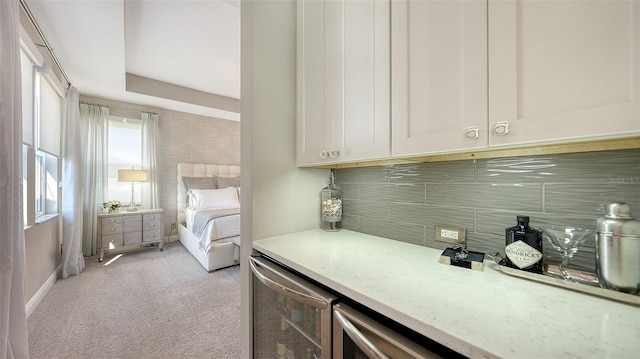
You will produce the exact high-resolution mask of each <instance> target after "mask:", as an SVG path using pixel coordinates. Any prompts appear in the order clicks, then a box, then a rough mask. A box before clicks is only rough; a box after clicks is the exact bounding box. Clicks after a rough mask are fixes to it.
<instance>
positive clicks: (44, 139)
mask: <svg viewBox="0 0 640 359" xmlns="http://www.w3.org/2000/svg"><path fill="white" fill-rule="evenodd" d="M61 117H62V105H61V101H60V97H59V96H58V93H57V92H56V91H55V90H54V88H53V86H51V84H50V83H49V81H48V80H47V78H46V77H44V76H40V116H39V119H40V123H39V128H38V133H39V135H38V139H39V141H38V149H39V150H40V151H44V152H46V153H49V154H51V155H54V156H58V157H59V156H60V122H61Z"/></svg>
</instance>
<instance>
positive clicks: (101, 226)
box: [97, 209, 164, 262]
mask: <svg viewBox="0 0 640 359" xmlns="http://www.w3.org/2000/svg"><path fill="white" fill-rule="evenodd" d="M163 213H164V210H163V209H139V210H137V211H135V212H127V211H126V210H124V211H123V210H121V211H119V212H116V213H100V214H98V239H97V242H98V243H97V245H98V254H99V258H98V261H100V262H102V259H103V258H104V252H105V251H114V250H121V249H126V248H129V247H132V246H138V247H140V246H142V245H147V244H152V243H158V248H160V251H163V250H164V249H163V240H162V237H163V233H164V228H163V227H164V226H163V221H162V216H163Z"/></svg>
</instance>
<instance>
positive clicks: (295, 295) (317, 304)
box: [249, 258, 329, 309]
mask: <svg viewBox="0 0 640 359" xmlns="http://www.w3.org/2000/svg"><path fill="white" fill-rule="evenodd" d="M258 266H259V264H257V263H256V261H255V260H254V259H253V258H249V267H251V271H252V272H253V274H255V276H256V278H258V280H260V282H262V284H264V285H265V286H267V287H268V288H269V289H271V290H274V291H276V292H278V293H280V294H282V295H284V296H287V297H290V298H291V299H293V300H295V301H297V302H300V303H303V304H307V305H310V306H312V307H314V308H318V309H325V308H327V307H328V306H329V303H327V301H326V300H324V299H321V298H316V297H313V296H310V295H307V294H304V293H300V292H298V291H297V290H294V289H291V288H288V287H286V286H284V285H282V284H280V283H278V282H276V281H274V280H272V279H270V278H269V277H267V276H265V275H264V274H262V273H260V269H258ZM267 270H268V267H267ZM287 279H288V280H289V281H291V282H292V283H294V284H296V285H298V286H300V287H301V286H302V285H301V284H298V283H296V281H295V279H293V278H287Z"/></svg>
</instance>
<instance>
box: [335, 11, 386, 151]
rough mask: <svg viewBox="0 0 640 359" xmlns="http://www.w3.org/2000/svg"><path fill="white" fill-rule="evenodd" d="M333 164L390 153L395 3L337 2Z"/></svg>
mask: <svg viewBox="0 0 640 359" xmlns="http://www.w3.org/2000/svg"><path fill="white" fill-rule="evenodd" d="M334 4H335V5H334V9H333V10H334V11H333V16H332V19H331V24H330V26H328V27H327V28H328V30H329V32H330V33H331V35H332V36H333V37H334V41H333V44H334V49H333V62H334V63H335V65H333V66H330V67H329V68H331V69H332V70H333V72H334V73H333V75H334V76H333V77H334V78H333V81H332V85H333V87H334V91H333V93H334V94H335V98H334V102H333V111H334V114H333V116H332V117H333V120H334V126H333V147H334V148H335V149H336V150H338V151H339V153H337V157H334V158H331V160H332V162H354V161H358V160H371V159H380V158H388V157H389V156H390V141H391V137H390V129H391V123H390V116H391V114H390V108H389V107H390V90H391V89H390V86H391V83H390V82H391V79H390V66H391V63H390V60H391V59H390V51H391V49H390V46H391V45H390V43H389V42H390V31H391V30H390V26H391V25H390V18H389V16H390V2H389V1H388V0H368V1H340V2H334Z"/></svg>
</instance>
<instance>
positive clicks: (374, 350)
mask: <svg viewBox="0 0 640 359" xmlns="http://www.w3.org/2000/svg"><path fill="white" fill-rule="evenodd" d="M333 317H334V318H336V319H337V320H338V323H340V326H342V329H343V330H344V332H345V333H347V335H348V336H349V338H351V340H353V342H354V343H356V345H357V346H358V348H360V350H362V351H363V352H364V353H365V354H366V355H367V357H368V358H376V359H390V358H389V357H388V356H387V355H386V354H385V353H383V352H382V350H380V349H378V347H376V346H375V345H374V344H373V343H372V342H371V341H370V340H369V339H368V338H367V337H366V336H365V335H364V334H362V333H361V332H360V331H359V330H358V328H356V326H355V325H353V323H351V322H350V321H349V319H347V318H345V316H344V315H342V313H340V311H338V310H334V311H333Z"/></svg>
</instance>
